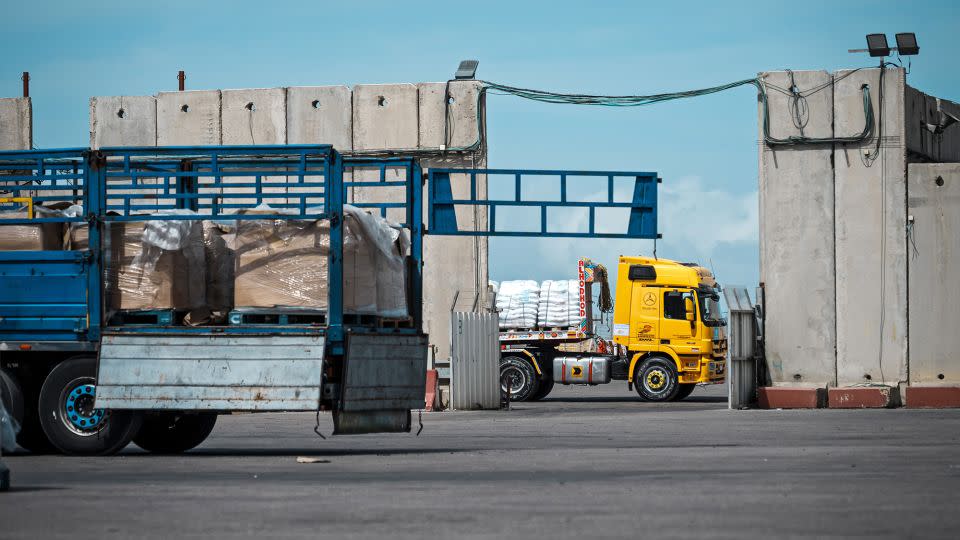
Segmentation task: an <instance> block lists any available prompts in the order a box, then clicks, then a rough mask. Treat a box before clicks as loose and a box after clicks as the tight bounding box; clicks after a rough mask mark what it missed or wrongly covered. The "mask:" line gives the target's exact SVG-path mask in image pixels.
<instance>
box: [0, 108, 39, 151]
mask: <svg viewBox="0 0 960 540" xmlns="http://www.w3.org/2000/svg"><path fill="white" fill-rule="evenodd" d="M32 146H33V104H32V102H31V101H30V98H0V150H28V149H30V148H31V147H32Z"/></svg>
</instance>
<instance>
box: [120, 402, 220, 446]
mask: <svg viewBox="0 0 960 540" xmlns="http://www.w3.org/2000/svg"><path fill="white" fill-rule="evenodd" d="M216 424H217V415H216V413H198V414H187V413H181V412H169V413H156V414H148V415H145V416H144V418H143V425H142V426H140V431H138V432H137V435H136V436H135V437H134V438H133V443H134V444H136V445H137V446H139V447H140V448H143V449H144V450H146V451H148V452H153V453H155V454H179V453H181V452H186V451H187V450H190V449H191V448H195V447H197V446H199V445H200V443H202V442H203V441H204V440H206V438H207V437H208V436H209V435H210V432H211V431H213V426H215V425H216Z"/></svg>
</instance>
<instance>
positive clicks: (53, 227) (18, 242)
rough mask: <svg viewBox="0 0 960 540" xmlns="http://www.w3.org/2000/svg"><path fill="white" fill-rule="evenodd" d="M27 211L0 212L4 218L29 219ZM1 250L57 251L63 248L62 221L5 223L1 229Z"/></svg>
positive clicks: (0, 220) (1, 218) (0, 223)
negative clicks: (22, 223) (28, 223)
mask: <svg viewBox="0 0 960 540" xmlns="http://www.w3.org/2000/svg"><path fill="white" fill-rule="evenodd" d="M29 217H30V216H29V215H28V214H27V212H26V211H13V212H0V225H2V223H3V222H2V220H4V219H27V218H29ZM0 233H2V234H0V251H57V250H60V249H63V224H62V223H37V224H30V225H3V228H2V229H0Z"/></svg>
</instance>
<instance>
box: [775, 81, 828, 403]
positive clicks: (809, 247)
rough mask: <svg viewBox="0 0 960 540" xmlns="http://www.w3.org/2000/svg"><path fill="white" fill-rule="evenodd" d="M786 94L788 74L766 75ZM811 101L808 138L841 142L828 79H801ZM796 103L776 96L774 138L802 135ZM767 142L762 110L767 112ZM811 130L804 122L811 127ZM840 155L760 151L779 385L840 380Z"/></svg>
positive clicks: (823, 149) (801, 149) (824, 150)
mask: <svg viewBox="0 0 960 540" xmlns="http://www.w3.org/2000/svg"><path fill="white" fill-rule="evenodd" d="M761 76H762V77H763V79H764V81H765V82H767V83H769V84H771V85H776V86H777V87H780V88H788V87H789V86H790V75H789V74H788V73H786V72H767V73H763V74H761ZM793 76H794V81H795V82H796V84H797V85H798V86H799V87H800V88H802V89H810V88H814V87H819V86H821V85H824V84H826V85H827V86H826V87H825V88H823V89H822V90H820V91H819V92H817V93H815V94H812V95H810V96H808V97H807V100H806V101H807V110H808V111H809V114H808V115H806V116H804V118H803V120H804V121H805V127H804V129H803V134H804V135H806V136H808V137H818V138H819V137H831V136H832V135H833V89H832V88H831V87H830V86H829V83H830V74H829V73H827V72H826V71H797V72H794V73H793ZM789 100H790V98H789V96H787V95H785V94H784V93H783V92H780V91H777V90H774V89H768V101H769V110H770V134H771V135H772V136H773V137H776V138H785V137H788V136H794V135H797V136H798V135H800V129H799V128H798V127H797V126H796V125H795V124H794V120H793V118H792V117H791V115H790V103H789ZM760 119H761V122H760V124H761V127H760V129H761V132H760V139H761V141H762V119H763V110H762V105H761V109H760ZM803 124H804V122H801V125H803ZM831 157H832V147H831V146H830V145H803V146H778V147H770V146H767V145H765V144H763V143H762V142H761V145H760V190H759V193H760V281H761V282H762V283H763V284H764V287H765V289H764V290H765V294H766V303H765V306H766V310H767V311H766V327H765V332H766V354H767V362H768V364H769V366H770V376H771V379H772V382H773V383H774V384H775V385H800V386H808V385H815V386H824V385H826V384H833V383H834V382H835V380H836V357H835V352H834V348H835V346H836V333H835V328H836V317H835V313H836V311H835V309H836V308H835V292H834V211H833V207H834V183H833V164H832V159H831Z"/></svg>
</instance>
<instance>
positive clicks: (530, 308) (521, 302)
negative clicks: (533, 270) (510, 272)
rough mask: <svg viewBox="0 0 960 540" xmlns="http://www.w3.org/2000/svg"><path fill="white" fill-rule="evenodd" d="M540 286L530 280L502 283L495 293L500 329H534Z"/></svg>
mask: <svg viewBox="0 0 960 540" xmlns="http://www.w3.org/2000/svg"><path fill="white" fill-rule="evenodd" d="M539 301H540V285H538V284H537V282H536V281H531V280H515V281H503V282H501V283H500V288H499V292H498V293H497V310H498V311H499V312H500V328H535V327H536V326H537V305H538V303H539Z"/></svg>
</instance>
